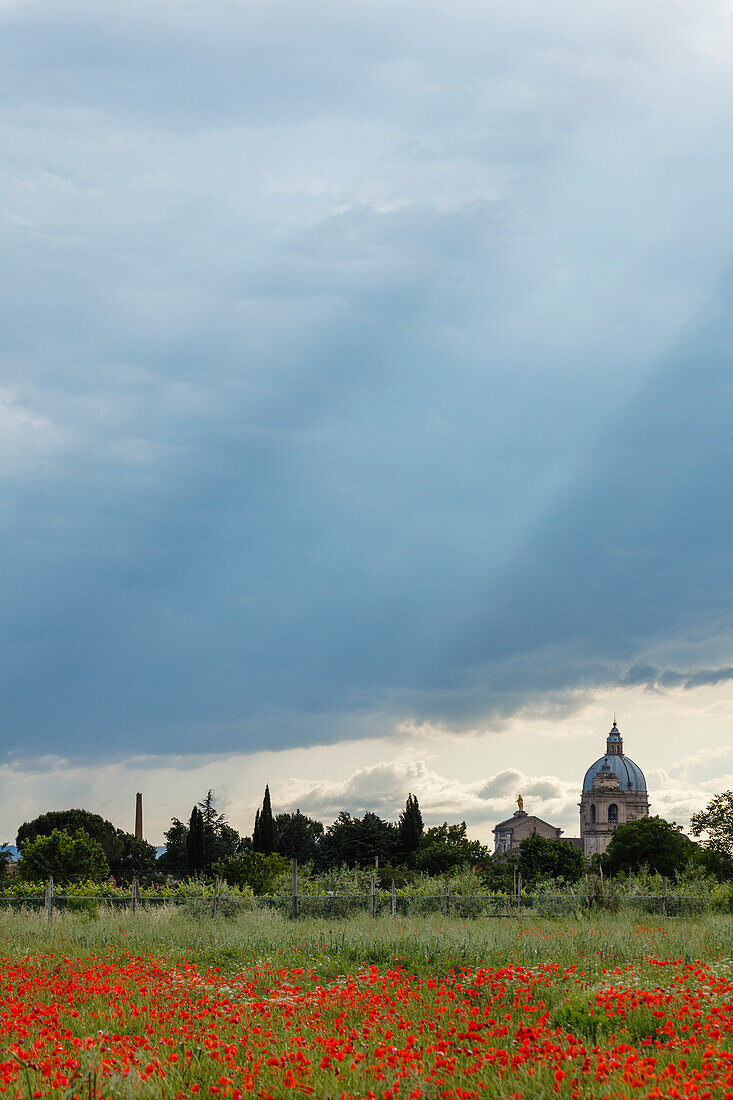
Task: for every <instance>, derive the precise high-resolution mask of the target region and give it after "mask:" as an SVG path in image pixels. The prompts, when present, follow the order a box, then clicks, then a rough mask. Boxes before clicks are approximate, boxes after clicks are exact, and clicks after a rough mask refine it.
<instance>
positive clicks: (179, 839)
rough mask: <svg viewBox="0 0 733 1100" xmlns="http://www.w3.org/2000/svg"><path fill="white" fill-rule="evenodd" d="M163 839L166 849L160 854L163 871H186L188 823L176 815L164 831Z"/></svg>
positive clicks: (159, 859)
mask: <svg viewBox="0 0 733 1100" xmlns="http://www.w3.org/2000/svg"><path fill="white" fill-rule="evenodd" d="M163 839H164V840H165V851H164V852H161V854H160V855H159V856H158V867H160V868H161V870H163V871H185V870H186V867H187V865H188V847H187V841H188V825H186V824H185V823H184V822H183V821H179V819H178V818H177V817H174V818H173V819H172V820H171V826H170V829H168V831H167V832H165V833H163Z"/></svg>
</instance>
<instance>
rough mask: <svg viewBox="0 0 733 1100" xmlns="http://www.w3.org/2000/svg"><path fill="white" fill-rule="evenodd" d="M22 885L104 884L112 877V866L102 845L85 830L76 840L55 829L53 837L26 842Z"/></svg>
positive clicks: (20, 868)
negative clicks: (25, 883) (52, 882)
mask: <svg viewBox="0 0 733 1100" xmlns="http://www.w3.org/2000/svg"><path fill="white" fill-rule="evenodd" d="M17 874H18V878H19V879H20V881H21V882H45V881H46V879H49V878H51V877H53V880H54V883H57V884H58V885H59V886H70V885H72V884H73V883H75V882H104V881H105V879H107V878H108V877H109V864H108V863H107V860H106V859H105V855H104V850H103V848H102V846H101V844H98V843H97V841H96V840H93V839H92V838H91V837H90V836H89V834H88V833H86V832H85V831H84V829H79V830H77V832H76V833H74V835H73V836H70V835H69V834H68V833H67V832H64V831H63V830H61V829H54V830H53V832H52V833H51V835H50V836H43V835H41V836H37V837H35V839H34V840H26V841H25V842H24V844H23V848H22V849H21V856H20V859H19V860H18V871H17Z"/></svg>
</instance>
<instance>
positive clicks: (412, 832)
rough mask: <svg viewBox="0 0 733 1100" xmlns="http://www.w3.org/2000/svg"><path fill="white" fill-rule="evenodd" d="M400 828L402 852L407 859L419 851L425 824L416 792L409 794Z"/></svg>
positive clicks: (401, 816) (401, 815) (401, 817)
mask: <svg viewBox="0 0 733 1100" xmlns="http://www.w3.org/2000/svg"><path fill="white" fill-rule="evenodd" d="M398 829H399V832H400V854H401V855H402V856H403V857H404V858H405V859H407V860H410V859H411V858H412V855H413V853H414V852H416V851H417V849H418V847H419V845H420V841H421V839H422V835H423V831H424V826H423V819H422V814H421V813H420V806H419V804H418V801H417V798H416V796H415V795H414V794H408V796H407V801H406V802H405V808H404V810H403V811H402V813H401V814H400V820H399V825H398Z"/></svg>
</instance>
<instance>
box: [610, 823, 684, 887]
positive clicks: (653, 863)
mask: <svg viewBox="0 0 733 1100" xmlns="http://www.w3.org/2000/svg"><path fill="white" fill-rule="evenodd" d="M695 850H696V845H694V844H693V843H692V841H691V840H688V838H687V837H686V836H684V835H683V834H682V830H681V828H680V826H679V825H676V824H674V822H670V821H665V820H664V818H663V817H641V818H639V820H638V821H627V822H626V823H625V824H624V825H619V826H618V828H617V829H616V830H615V832H614V834H613V836H612V837H611V843H610V844H609V845H608V848H607V849H606V851H605V854H604V856H603V858H602V866H603V869H604V871H605V872H606V873H607V874H611V875H614V874H617V873H619V872H622V873H624V874H627V873H628V872H629V871H638V870H639V868H641V867H648V868H649V870H650V871H652V872H655V871H656V872H657V873H658V874H660V875H665V876H666V877H667V878H676V877H677V875H678V874H680V873H681V872H682V871H684V870H685V868H686V867H687V866H688V864H689V863H690V861H691V860H693V859H694V857H695Z"/></svg>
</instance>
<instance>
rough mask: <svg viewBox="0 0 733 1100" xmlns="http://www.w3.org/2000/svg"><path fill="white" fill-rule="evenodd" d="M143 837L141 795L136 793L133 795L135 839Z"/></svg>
mask: <svg viewBox="0 0 733 1100" xmlns="http://www.w3.org/2000/svg"><path fill="white" fill-rule="evenodd" d="M142 838H143V796H142V795H141V794H140V792H139V791H138V793H137V794H136V795H135V839H136V840H142Z"/></svg>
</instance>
